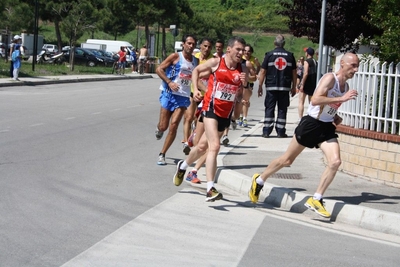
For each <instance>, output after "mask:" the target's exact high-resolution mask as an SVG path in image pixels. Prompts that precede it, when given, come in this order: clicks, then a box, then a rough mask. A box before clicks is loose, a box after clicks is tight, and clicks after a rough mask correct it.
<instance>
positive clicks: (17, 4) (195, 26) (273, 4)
mask: <svg viewBox="0 0 400 267" xmlns="http://www.w3.org/2000/svg"><path fill="white" fill-rule="evenodd" d="M37 2H38V4H39V16H40V20H41V22H43V23H46V22H50V23H52V24H53V25H54V28H55V34H56V40H57V43H58V45H59V46H62V45H63V44H66V43H68V44H69V45H75V44H76V42H77V40H79V38H81V37H82V36H83V35H84V34H87V33H90V34H95V33H96V35H97V34H99V33H104V34H107V35H109V36H112V37H113V38H114V39H117V38H119V37H120V36H123V35H125V34H127V33H128V32H131V31H132V30H134V29H135V28H137V26H141V27H144V29H145V38H149V36H150V32H153V33H154V32H155V31H157V32H158V31H159V32H160V33H161V36H162V37H161V39H162V40H161V44H162V50H163V55H164V54H165V52H166V36H167V34H169V25H177V27H178V28H179V32H180V34H181V35H182V34H184V33H193V34H196V35H197V36H208V37H211V38H214V39H217V38H219V39H224V40H226V39H227V38H228V37H229V36H231V35H232V32H233V31H242V32H249V33H251V34H254V35H255V36H257V35H260V34H263V33H265V32H274V33H278V32H279V33H288V34H292V35H293V36H295V37H306V38H308V39H309V40H311V41H313V42H315V43H317V42H318V38H319V29H320V26H319V25H320V20H321V5H322V1H320V0H310V1H303V0H168V1H166V0H125V1H119V0H68V1H67V0H46V1H44V0H37ZM35 3H36V0H34V1H32V0H2V1H1V2H0V10H1V13H0V29H7V30H9V31H12V32H22V31H25V32H29V33H33V30H34V18H35V13H34V11H35ZM395 3H396V1H393V0H327V8H326V28H325V43H324V44H325V45H328V46H331V47H333V48H336V49H340V50H343V51H348V50H356V49H357V45H358V44H354V43H353V42H354V40H355V39H358V40H361V41H362V42H364V43H367V44H368V43H370V42H375V43H377V44H378V45H379V46H380V50H379V53H378V55H379V56H380V57H381V59H382V60H391V61H395V62H398V61H399V58H400V51H399V49H400V48H399V47H400V46H399V45H398V43H399V42H398V36H399V33H400V23H399V21H400V19H399V18H400V17H399V16H400V5H397V4H395ZM39 32H40V29H39ZM147 42H148V39H147Z"/></svg>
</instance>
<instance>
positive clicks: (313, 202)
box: [304, 197, 331, 218]
mask: <svg viewBox="0 0 400 267" xmlns="http://www.w3.org/2000/svg"><path fill="white" fill-rule="evenodd" d="M304 206H306V207H307V208H308V209H310V210H312V211H315V212H316V213H318V214H319V215H321V216H322V217H325V218H329V217H331V214H330V213H329V212H328V211H327V210H326V209H325V207H324V202H323V201H322V199H321V200H317V199H314V198H313V197H309V198H308V200H307V201H306V203H304Z"/></svg>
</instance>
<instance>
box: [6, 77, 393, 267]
mask: <svg viewBox="0 0 400 267" xmlns="http://www.w3.org/2000/svg"><path fill="white" fill-rule="evenodd" d="M158 86H159V80H157V79H148V80H126V81H125V80H124V81H110V82H91V83H81V84H78V83H73V84H60V85H43V86H21V87H13V88H2V91H0V114H1V115H0V149H1V153H0V177H1V179H0V226H1V227H0V266H61V265H63V264H64V265H65V266H176V265H178V264H180V265H182V266H188V265H190V266H321V265H324V266H398V262H400V256H399V254H398V253H397V251H398V249H399V246H398V245H394V244H391V243H387V242H381V241H377V240H375V239H374V238H371V237H369V238H365V237H363V234H362V233H358V232H356V231H355V232H354V235H353V234H345V233H342V231H341V230H340V227H339V226H337V227H339V228H335V227H332V225H330V224H329V223H325V222H323V221H322V222H321V221H319V220H316V221H317V223H316V224H314V223H309V222H304V219H300V218H301V216H300V215H297V214H285V213H284V212H282V211H276V210H274V209H271V210H265V209H254V208H250V207H248V206H246V203H247V202H248V201H247V198H246V197H245V196H242V195H239V194H237V193H235V192H231V191H229V190H228V189H225V188H221V187H219V188H218V189H220V190H222V191H224V193H225V194H224V195H225V200H223V201H218V202H214V203H205V202H204V188H203V187H192V186H190V185H188V184H186V183H184V184H183V185H182V186H181V187H175V186H173V185H172V175H173V173H174V170H175V165H174V164H175V163H176V161H177V160H179V159H181V158H183V153H182V152H181V145H180V143H179V141H180V139H181V135H180V134H181V131H179V135H178V137H177V142H176V143H175V144H174V145H173V146H172V147H171V149H170V151H169V152H168V153H167V162H168V163H169V164H168V165H167V166H165V167H160V166H157V165H156V160H157V155H158V153H159V150H160V149H161V146H162V143H161V142H160V141H156V140H155V137H154V128H155V125H156V122H157V120H158V112H159V103H158V95H159V90H158ZM242 133H243V132H242ZM242 133H241V132H240V131H235V132H232V135H231V136H232V138H234V137H235V136H238V135H240V134H242ZM324 224H326V225H324ZM343 227H346V226H343Z"/></svg>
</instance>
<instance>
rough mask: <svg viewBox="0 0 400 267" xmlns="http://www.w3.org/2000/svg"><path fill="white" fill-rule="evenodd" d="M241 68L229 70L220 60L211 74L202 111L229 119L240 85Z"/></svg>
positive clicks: (223, 60)
mask: <svg viewBox="0 0 400 267" xmlns="http://www.w3.org/2000/svg"><path fill="white" fill-rule="evenodd" d="M241 72H242V66H241V64H240V63H238V64H237V67H236V69H234V70H230V69H229V68H228V67H227V66H226V64H225V58H221V60H220V62H219V66H218V68H217V69H216V70H215V72H213V73H211V75H210V77H209V80H208V88H207V93H206V94H205V96H204V99H203V109H202V110H203V111H212V112H213V113H214V114H215V115H217V116H218V117H221V118H226V119H229V118H230V116H231V113H232V111H233V108H234V106H235V100H236V95H237V93H238V91H239V89H240V87H241V85H242V82H241V80H240V73H241Z"/></svg>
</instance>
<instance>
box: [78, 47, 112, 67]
mask: <svg viewBox="0 0 400 267" xmlns="http://www.w3.org/2000/svg"><path fill="white" fill-rule="evenodd" d="M83 49H85V50H88V51H90V52H92V53H93V54H94V55H95V56H96V57H98V58H100V59H103V60H104V65H105V66H112V65H113V64H114V62H115V61H117V60H118V56H117V57H113V56H112V55H111V56H110V54H108V53H107V52H106V51H104V50H98V49H93V48H83Z"/></svg>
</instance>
